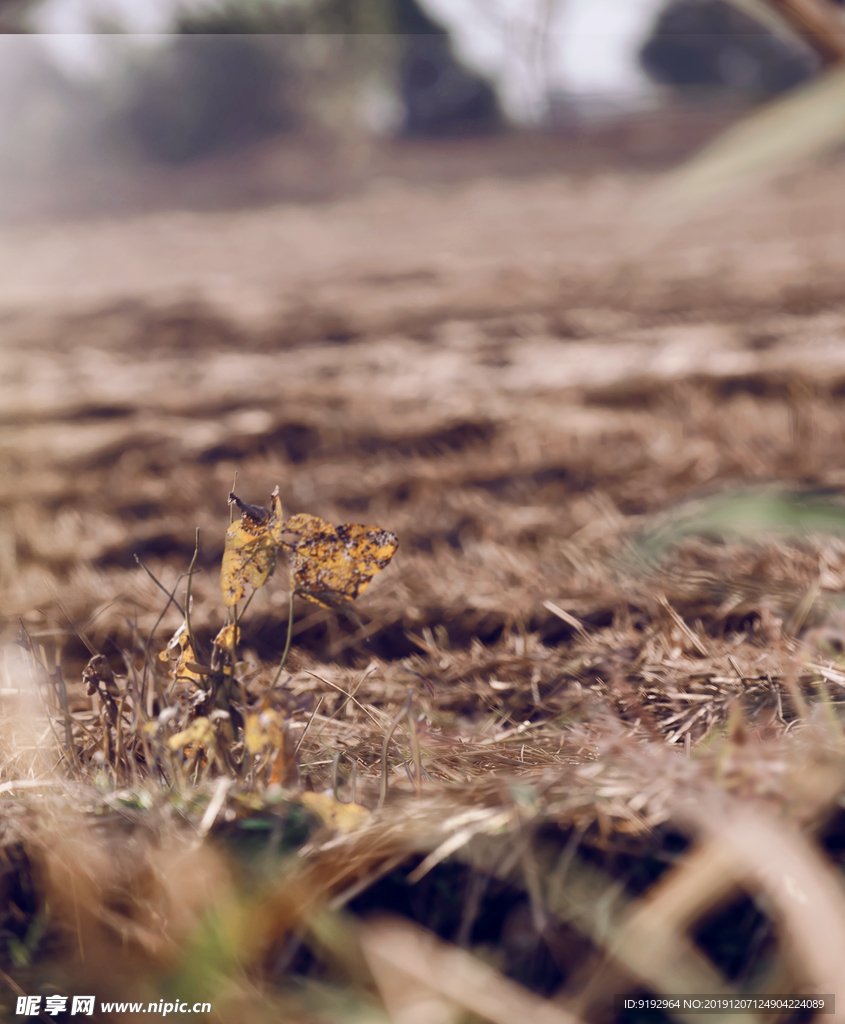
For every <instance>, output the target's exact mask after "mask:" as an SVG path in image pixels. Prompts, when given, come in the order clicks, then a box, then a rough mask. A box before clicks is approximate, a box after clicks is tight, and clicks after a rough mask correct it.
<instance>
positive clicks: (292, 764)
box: [244, 708, 299, 786]
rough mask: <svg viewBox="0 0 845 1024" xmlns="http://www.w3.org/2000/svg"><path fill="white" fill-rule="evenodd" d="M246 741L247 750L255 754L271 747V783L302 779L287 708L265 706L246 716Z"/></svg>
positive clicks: (281, 783) (280, 784)
mask: <svg viewBox="0 0 845 1024" xmlns="http://www.w3.org/2000/svg"><path fill="white" fill-rule="evenodd" d="M244 744H245V746H246V749H247V753H249V754H252V755H255V754H260V753H261V752H262V751H263V750H267V749H269V751H270V757H269V759H268V761H269V764H270V778H269V782H270V784H271V785H278V786H286V785H294V784H295V783H296V782H298V780H299V768H298V767H297V764H296V757H295V753H296V744H295V742H294V740H293V737H292V736H291V733H290V730H289V729H288V723H287V716H286V715H285V713H284V712H283V711H277V710H275V709H273V708H265V709H264V710H262V711H259V712H257V713H255V712H254V713H252V714H249V715H247V716H246V723H245V727H244Z"/></svg>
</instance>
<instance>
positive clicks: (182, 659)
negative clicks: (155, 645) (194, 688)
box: [158, 622, 202, 683]
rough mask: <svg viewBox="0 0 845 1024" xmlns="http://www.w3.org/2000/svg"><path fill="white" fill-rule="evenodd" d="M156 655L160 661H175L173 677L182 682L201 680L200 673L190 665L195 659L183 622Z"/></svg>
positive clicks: (193, 664) (195, 662)
mask: <svg viewBox="0 0 845 1024" xmlns="http://www.w3.org/2000/svg"><path fill="white" fill-rule="evenodd" d="M177 649H178V655H177ZM158 657H159V660H160V661H174V660H175V661H176V664H175V665H174V667H173V678H174V679H180V680H182V681H183V682H184V681H185V680H188V681H190V682H193V683H198V682H199V681H200V680H201V678H202V673H200V672H197V671H196V668H194V667H192V666H195V665H197V659H196V655H195V654H194V649H193V647H191V642H190V640H189V639H188V630H187V628H186V626H185V623H184V622H183V623H182V625H181V626H180V627H179V628H178V629H177V630H176V632H175V633H174V634H173V636H172V637H171V638H170V641H169V643H168V644H167V647H165V649H164V650H163V651H162V652H161V653H160V654H159V656H158ZM197 667H199V666H197Z"/></svg>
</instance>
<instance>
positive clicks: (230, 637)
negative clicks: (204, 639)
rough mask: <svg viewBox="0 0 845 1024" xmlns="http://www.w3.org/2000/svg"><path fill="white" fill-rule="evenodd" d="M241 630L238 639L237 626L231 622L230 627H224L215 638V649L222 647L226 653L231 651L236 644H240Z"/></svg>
mask: <svg viewBox="0 0 845 1024" xmlns="http://www.w3.org/2000/svg"><path fill="white" fill-rule="evenodd" d="M240 639H241V630H240V627H238V634H237V639H236V637H235V624H234V622H230V623H229V625H228V626H224V627H223V628H222V629H221V630H220V632H219V633H218V634H217V636H216V637H215V638H214V640H213V643H214V646H215V647H222V648H223V650H224V651H231V650H232V648H233V647H234V645H235V643H236V642H237V643H240Z"/></svg>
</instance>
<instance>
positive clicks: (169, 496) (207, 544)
mask: <svg viewBox="0 0 845 1024" xmlns="http://www.w3.org/2000/svg"><path fill="white" fill-rule="evenodd" d="M841 179H842V165H841V163H836V162H834V163H832V164H829V165H826V166H822V167H819V168H816V169H814V170H811V171H805V172H803V173H802V174H800V175H796V176H794V177H793V178H792V179H790V180H788V181H786V182H781V183H779V184H776V185H772V186H769V187H767V188H764V189H760V190H759V191H758V192H757V193H756V194H753V195H746V196H744V197H740V198H738V199H737V200H735V201H734V202H733V203H732V204H723V205H722V206H721V207H719V208H718V209H715V210H714V211H711V212H710V213H708V214H707V215H706V216H701V217H699V218H697V219H696V220H694V221H693V222H692V223H691V224H689V225H687V226H685V227H683V228H682V229H677V230H676V231H675V232H674V233H673V234H670V235H669V236H668V237H664V238H663V239H662V240H660V241H659V242H658V243H656V244H650V245H649V246H648V247H644V246H642V245H639V244H638V234H639V233H640V232H642V231H643V230H644V227H643V225H641V224H638V223H637V222H636V221H634V222H633V225H632V222H631V220H630V216H629V213H630V210H631V208H632V205H633V204H634V203H635V201H636V200H637V198H638V197H639V196H641V195H642V194H643V193H644V191H646V190H647V189H649V188H651V187H653V184H654V179H652V178H650V177H648V176H643V175H640V176H636V175H628V176H624V175H619V174H606V175H595V176H593V177H592V178H590V179H584V178H577V179H572V178H566V177H564V176H561V175H549V176H542V175H537V176H534V177H528V178H526V177H520V178H518V179H515V180H514V179H509V178H507V177H503V176H499V177H489V178H484V179H480V180H476V181H472V182H468V183H467V182H464V183H460V184H452V185H443V184H442V183H441V184H437V183H434V184H430V185H428V186H424V185H421V184H419V183H413V184H411V183H407V182H405V183H403V182H401V181H399V180H389V181H388V180H379V181H375V182H373V183H372V184H371V185H370V187H369V188H368V189H367V190H365V191H364V192H363V194H360V195H357V196H352V197H348V198H346V199H342V200H339V201H337V202H334V203H330V204H325V205H315V206H308V207H300V206H276V207H272V208H266V209H257V210H249V211H244V212H218V213H204V214H203V213H178V212H167V213H158V214H152V213H151V214H147V215H144V216H138V217H126V218H112V219H100V220H88V221H78V222H63V223H54V224H38V225H32V224H31V225H18V226H14V227H7V228H6V229H5V230H4V232H3V233H2V235H0V309H1V310H2V322H1V323H0V389H2V394H0V409H2V425H0V466H2V474H3V487H2V489H1V493H2V501H3V505H4V516H3V528H2V546H0V574H1V575H0V579H2V581H3V593H4V608H3V619H4V622H5V626H4V630H5V635H6V637H7V639H11V637H12V635H13V633H15V631H16V629H17V625H16V623H17V619H18V616H23V617H24V619H25V620H26V621H27V623H28V624H29V626H30V627H31V628H36V627H38V628H45V627H46V628H53V629H63V628H66V627H67V622H66V621H62V620H63V613H61V612H58V611H57V605H56V597H57V596H58V597H59V598H60V599H61V601H62V603H63V605H64V607H65V609H66V611H67V613H68V614H69V615H70V616H71V617H72V619H73V620H74V622H75V623H76V624H77V625H79V624H82V623H84V622H87V621H89V619H91V617H92V616H96V619H95V620H94V622H93V624H92V625H91V627H90V629H91V631H92V636H93V637H94V638H95V639H97V640H98V642H99V641H101V640H102V638H103V637H104V636H105V635H106V634H107V633H109V632H110V631H111V632H114V631H115V630H116V631H118V632H120V629H121V624H123V623H124V622H125V619H126V617H127V616H129V617H130V618H134V617H135V616H138V621H139V624H141V625H142V626H145V625H149V624H151V622H152V621H153V620H154V619H155V617H157V615H158V596H159V595H158V594H157V592H156V591H155V589H154V588H153V586H152V584H151V583H150V582H149V580H148V579H147V578H146V576H145V575H144V573H143V572H142V571H141V570H140V569H139V568H138V566H137V564H136V563H135V561H134V559H133V555H134V554H136V553H137V554H139V555H141V557H142V558H143V559H144V560H145V561H146V562H147V563H148V564H149V566H150V568H152V569H153V570H154V571H155V572H156V573H158V574H160V575H161V578H162V579H163V580H164V582H165V583H167V584H169V585H171V584H172V583H173V582H174V581H175V578H176V576H177V574H178V573H180V572H182V571H184V569H185V567H186V565H187V562H188V561H189V560H190V556H191V552H192V550H193V546H194V533H195V528H196V527H199V528H200V530H201V537H202V544H203V548H202V556H201V564H202V565H203V567H204V568H205V570H206V572H205V573H204V575H203V577H200V578H198V580H197V586H196V588H195V594H196V600H197V601H198V603H199V610H198V616H199V617H200V618H202V619H203V620H204V621H205V620H206V619H207V622H208V625H209V627H212V626H214V625H215V624H217V619H219V616H220V614H221V612H220V610H219V609H218V607H217V593H216V587H217V583H216V568H215V567H216V565H217V564H219V563H218V558H219V554H220V551H221V547H222V534H223V531H224V528H225V525H226V523H227V521H228V513H227V507H226V495H227V493H228V491H229V489H230V488H231V486H232V481H233V479H234V475H235V473H236V472H237V473H238V485H237V489H238V492H239V493H241V494H242V495H243V497H244V498H245V499H246V500H249V501H259V500H265V499H266V497H267V495H268V494H269V492H270V490H271V489H272V487H273V486H274V485H275V484H276V483H278V484H280V486H281V493H282V496H283V499H284V503H285V507H286V509H287V510H289V511H291V512H296V511H303V510H307V511H311V512H313V513H316V514H318V515H321V516H323V517H324V518H327V519H330V520H332V521H334V522H342V521H348V520H352V521H364V522H372V523H377V524H379V525H381V526H384V527H387V528H389V529H392V530H393V531H394V532H395V533H396V534H397V535H398V536H399V537H400V542H401V547H400V552H399V554H398V555H397V557H396V559H395V560H394V563H393V565H392V566H391V567H390V569H389V570H388V571H387V572H386V573H384V574H383V577H381V578H379V579H378V580H377V581H376V583H375V584H374V585H373V586H372V588H371V590H370V592H369V593H368V594H367V595H366V596H365V597H364V598H363V599H362V601H361V609H362V614H366V615H367V616H369V617H372V618H373V619H374V620H375V621H376V622H377V624H378V628H379V629H380V630H381V633H380V636H381V640H380V641H379V643H380V644H381V648H378V647H377V650H378V651H379V653H381V654H383V655H384V656H387V657H397V656H400V655H404V654H407V653H410V650H411V649H413V645H412V643H411V641H409V640H408V639H407V633H408V632H409V631H411V632H415V633H417V634H418V633H419V631H420V629H421V628H423V627H425V626H428V627H434V626H442V627H443V628H445V629H446V630H447V631H448V632H449V633H450V635H453V637H454V640H455V641H456V642H458V643H467V642H468V641H469V639H470V638H471V637H472V636H473V635H476V634H477V635H479V636H481V637H482V639H484V638H489V637H491V636H493V635H494V634H496V633H497V630H499V631H500V630H501V627H502V626H503V624H504V623H505V622H509V623H513V622H514V621H516V620H517V619H520V620H522V621H524V623H525V625H526V627H527V628H529V629H538V628H545V624H548V623H549V622H550V621H551V619H553V618H554V616H553V615H551V613H549V612H548V611H544V610H543V601H544V600H547V599H548V600H553V601H556V602H558V603H560V602H563V605H564V606H565V607H566V608H570V609H571V610H572V611H573V612H574V613H576V614H579V615H583V616H587V617H589V616H590V615H592V614H598V609H597V608H595V607H593V605H594V604H595V603H596V601H593V600H592V599H590V598H589V597H588V596H587V595H586V593H584V594H581V596H579V586H581V585H580V584H579V583H578V582H577V580H576V579H575V577H574V576H573V566H572V560H571V558H570V557H569V556H568V555H566V556H565V555H563V554H561V552H564V551H565V550H568V549H569V547H570V546H571V545H573V544H575V545H576V546H578V548H579V549H581V548H583V549H585V550H586V551H588V552H589V550H590V549H591V545H593V541H592V538H593V537H594V536H596V537H598V536H600V535H602V533H603V531H604V532H609V534H612V535H614V536H616V535H618V534H619V533H624V532H625V529H626V527H627V526H631V525H634V526H636V525H637V524H639V523H640V522H641V521H642V517H644V516H648V515H650V514H652V513H655V512H658V511H660V510H661V509H665V508H667V507H668V506H671V505H672V504H673V503H677V502H679V501H680V500H681V499H683V498H685V497H687V496H690V495H694V494H699V493H702V492H706V491H708V490H713V489H718V487H720V486H722V485H725V484H737V483H740V482H749V481H772V480H792V481H795V480H799V481H802V482H803V483H805V484H808V485H812V486H824V487H830V486H833V487H836V486H839V485H840V484H841V483H842V482H843V475H844V474H845V467H843V459H842V413H841V410H840V395H841V393H842V389H843V387H845V346H843V333H845V285H843V282H845V230H843V229H845V199H843V192H842V188H841ZM581 589H582V590H584V587H583V586H582V587H581ZM586 589H589V587H587V588H586ZM282 591H283V585H282V584H278V585H277V586H276V587H275V589H272V588H271V590H270V591H269V592H267V593H266V594H262V595H261V600H260V601H259V606H260V609H261V616H262V620H263V621H265V623H266V627H263V628H262V630H261V633H262V636H263V637H264V638H265V646H264V647H263V648H262V653H263V654H265V655H267V654H270V653H271V651H270V648H272V647H273V646H278V643H277V642H276V641H272V640H271V639H270V636H271V634H273V630H274V624H275V622H276V618H277V617H278V614H279V611H278V609H279V607H280V606H281V608H282V612H281V614H282V617H283V615H284V612H283V609H284V606H285V605H286V602H287V598H286V596H285V595H284V593H283V592H282ZM597 600H598V604H600V605H601V604H602V603H606V595H605V596H603V597H602V598H601V599H597ZM305 610H307V609H304V610H303V611H305ZM171 612H172V609H171ZM174 614H175V613H174ZM148 620H149V621H148ZM174 621H175V620H174ZM167 624H170V623H169V620H168V623H167ZM324 628H326V627H325V624H323V625H322V626H321V629H324ZM313 640H314V643H313V644H312V646H313V647H314V650H315V651H317V650H319V649H320V642H318V638H316V637H315V638H313ZM74 642H75V641H73V640H71V641H69V643H70V648H71V650H74V649H75V648H74ZM267 645H269V647H268V646H267ZM77 653H80V652H77ZM358 656H359V657H366V656H367V655H366V652H359V655H358Z"/></svg>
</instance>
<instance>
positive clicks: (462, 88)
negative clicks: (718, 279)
mask: <svg viewBox="0 0 845 1024" xmlns="http://www.w3.org/2000/svg"><path fill="white" fill-rule="evenodd" d="M759 6H761V7H762V6H763V5H762V4H760V5H759ZM758 13H759V12H758ZM0 28H2V31H3V32H4V33H5V34H4V35H3V36H2V37H0V47H2V49H0V124H1V125H2V127H0V175H2V182H3V188H2V194H1V195H0V216H2V217H3V218H5V219H7V220H8V219H14V218H20V217H26V216H37V215H39V214H53V213H58V214H61V215H68V214H70V215H77V214H80V213H89V212H105V211H113V210H117V209H139V208H149V207H150V206H158V205H162V204H165V205H166V204H168V203H170V204H176V205H178V206H180V207H189V208H207V207H212V206H227V205H228V206H231V205H243V204H248V203H256V202H268V201H278V200H284V199H292V200H324V199H326V198H329V197H333V196H337V195H338V194H341V193H343V192H344V191H346V190H348V189H350V188H355V187H359V186H360V185H361V183H362V181H364V180H366V179H367V178H370V177H372V176H379V175H381V176H384V175H397V174H398V175H399V176H400V177H406V176H410V177H423V178H431V177H435V178H437V177H439V178H444V177H445V178H452V179H455V178H466V177H469V176H473V175H478V174H482V173H484V172H485V170H486V169H487V168H490V167H492V168H493V169H495V168H497V167H504V168H506V169H507V170H508V171H509V172H510V171H513V172H535V173H536V172H537V171H538V170H542V169H549V168H551V167H555V168H560V169H565V170H579V171H582V172H583V171H584V170H595V169H597V168H600V167H604V168H607V167H609V166H613V167H616V166H636V167H641V168H642V167H649V168H652V169H653V168H655V167H657V166H665V165H667V164H668V163H669V162H672V161H677V160H678V159H680V158H681V157H683V156H685V155H687V154H689V153H690V152H691V151H693V150H694V149H695V148H696V147H697V146H700V145H701V144H702V143H703V142H704V141H706V140H707V139H708V138H710V137H711V136H713V135H714V134H715V133H716V132H718V131H719V130H720V129H721V128H723V127H724V126H725V125H726V124H728V123H730V122H731V121H732V120H733V119H735V118H736V117H737V116H738V114H739V113H740V112H741V111H743V110H746V109H747V108H749V106H751V105H753V104H756V103H759V102H761V101H763V100H765V99H767V98H769V97H771V96H774V95H776V94H778V93H780V92H782V91H784V90H788V89H790V88H792V87H794V86H796V85H797V84H799V83H801V82H802V81H804V80H806V79H808V78H809V77H810V76H812V75H813V74H814V72H815V71H816V70H817V69H818V67H819V61H818V58H817V57H816V56H815V54H814V52H813V49H812V48H811V47H810V46H807V45H806V44H803V43H802V42H801V41H800V39H799V38H798V37H796V36H795V35H789V34H788V33H784V32H783V31H778V30H777V29H778V26H777V24H775V25H774V26H773V27H772V26H769V27H767V26H766V25H765V24H762V23H761V22H760V21H759V20H755V19H753V18H752V17H750V16H749V15H748V14H746V13H743V11H742V10H740V9H738V8H737V7H736V6H734V5H732V4H730V3H728V2H727V0H670V2H666V0H635V2H624V0H603V2H602V3H591V2H589V0H530V2H520V3H518V2H515V0H495V2H492V3H481V2H478V0H462V2H460V3H448V2H444V0H190V2H182V3H179V2H177V0H157V2H155V3H148V4H133V3H131V2H129V0H3V2H2V4H0ZM449 143H451V145H450V144H449ZM459 143H460V144H459Z"/></svg>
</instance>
